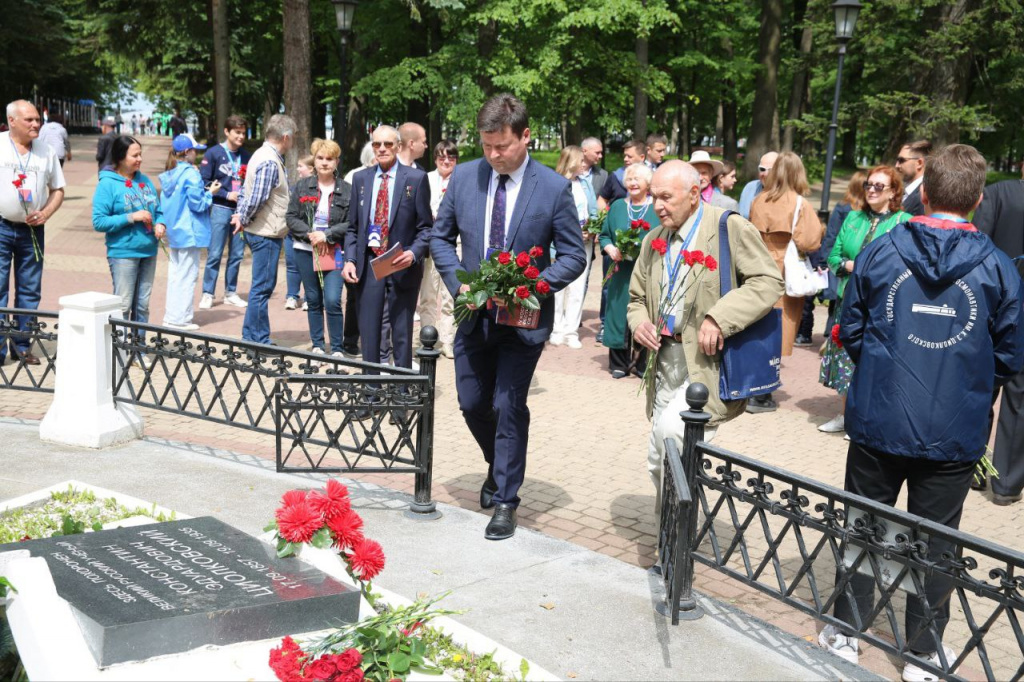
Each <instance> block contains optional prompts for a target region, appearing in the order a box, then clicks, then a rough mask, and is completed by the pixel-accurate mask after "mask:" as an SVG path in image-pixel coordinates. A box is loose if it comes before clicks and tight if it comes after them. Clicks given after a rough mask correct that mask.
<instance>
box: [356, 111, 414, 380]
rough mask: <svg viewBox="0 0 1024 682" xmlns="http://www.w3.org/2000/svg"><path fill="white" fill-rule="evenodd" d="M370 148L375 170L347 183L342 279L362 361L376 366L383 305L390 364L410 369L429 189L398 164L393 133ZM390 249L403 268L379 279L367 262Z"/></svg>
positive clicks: (376, 137) (380, 135)
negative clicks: (348, 286) (349, 287)
mask: <svg viewBox="0 0 1024 682" xmlns="http://www.w3.org/2000/svg"><path fill="white" fill-rule="evenodd" d="M370 144H371V145H372V146H373V153H374V155H375V157H376V159H377V165H375V166H372V167H370V168H365V169H363V170H361V171H359V172H358V173H356V174H355V176H354V177H353V178H352V202H351V204H350V205H349V223H350V224H351V225H352V226H353V227H352V228H351V229H350V230H349V231H348V232H347V233H346V234H345V267H344V269H343V270H342V276H343V277H344V279H345V281H346V282H350V283H352V284H355V285H356V301H357V304H358V305H357V306H356V307H357V309H358V310H359V331H360V332H362V346H363V360H364V361H365V362H373V363H379V362H380V336H381V320H382V318H383V316H384V306H385V305H387V307H388V317H389V319H390V320H391V345H392V348H393V349H394V350H393V353H394V358H395V365H397V366H398V367H410V368H411V367H412V322H413V319H412V318H413V313H415V312H416V301H417V300H418V298H419V292H420V281H421V280H422V279H423V259H424V258H426V257H427V255H428V250H429V248H430V244H429V242H430V227H431V223H432V221H433V219H432V217H431V213H430V185H429V183H428V182H427V174H426V173H424V172H423V171H421V170H417V169H415V168H411V167H409V166H404V165H402V164H400V163H398V152H399V151H401V148H402V141H401V138H400V137H399V135H398V131H397V130H395V129H394V128H392V127H391V126H380V127H379V128H377V129H376V130H374V131H373V136H372V137H371V142H370ZM395 244H401V245H402V255H401V256H399V257H398V258H396V259H395V262H394V263H395V265H396V266H399V267H403V268H404V269H403V270H399V271H398V272H395V273H392V274H390V275H388V276H386V277H384V279H383V280H378V279H377V278H376V277H375V276H374V274H373V269H372V268H371V267H370V261H371V260H372V259H373V258H376V257H377V256H379V255H381V254H383V253H384V252H386V251H387V250H388V249H390V248H391V247H393V246H394V245H395Z"/></svg>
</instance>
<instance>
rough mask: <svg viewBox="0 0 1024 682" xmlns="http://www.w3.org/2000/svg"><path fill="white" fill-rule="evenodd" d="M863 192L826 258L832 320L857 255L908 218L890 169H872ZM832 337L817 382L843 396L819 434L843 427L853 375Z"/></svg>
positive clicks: (839, 310)
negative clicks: (832, 284) (832, 280)
mask: <svg viewBox="0 0 1024 682" xmlns="http://www.w3.org/2000/svg"><path fill="white" fill-rule="evenodd" d="M864 193H865V206H864V208H863V209H861V210H859V211H851V212H850V214H849V215H848V216H846V220H844V221H843V226H842V227H841V228H840V229H839V235H838V236H837V237H836V243H835V244H834V245H833V246H832V252H831V253H830V254H829V257H828V267H829V269H830V270H831V271H832V272H834V273H835V275H836V280H837V282H838V284H837V287H836V314H835V319H836V320H839V319H840V318H841V317H842V310H843V292H844V291H846V283H847V281H848V280H849V279H850V273H852V272H853V267H854V261H855V260H856V259H857V256H858V255H859V254H860V252H861V251H863V250H864V247H865V246H867V245H868V244H870V243H871V242H872V241H874V240H875V239H878V238H879V237H881V236H882V235H883V234H885V233H886V232H888V231H889V230H891V229H892V228H894V227H896V226H897V225H899V224H900V223H905V222H907V221H908V220H910V218H911V215H910V214H909V213H904V212H903V211H902V210H901V202H902V200H903V181H902V180H901V179H900V174H899V173H897V172H896V170H895V169H894V168H892V167H890V166H876V167H875V168H872V169H871V172H870V173H868V179H867V182H865V183H864ZM829 331H831V330H829ZM833 338H835V335H832V337H831V338H829V339H828V340H827V341H826V342H825V348H824V353H823V354H822V359H821V372H820V373H819V375H818V381H820V382H821V384H822V385H823V386H826V387H827V388H834V389H835V390H836V392H838V393H839V395H841V396H842V397H843V409H842V411H841V412H840V413H839V414H838V415H836V416H835V417H834V418H833V419H831V420H829V421H827V422H825V423H824V424H822V425H821V426H819V427H818V430H819V431H824V432H825V433H839V432H840V431H843V430H845V428H846V418H845V412H846V392H847V391H848V390H849V388H850V378H851V377H852V376H853V361H852V360H850V356H849V355H848V354H847V352H846V350H845V349H844V348H842V346H840V345H839V344H837V343H836V342H835V341H834V340H833Z"/></svg>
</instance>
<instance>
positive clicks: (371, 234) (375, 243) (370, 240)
mask: <svg viewBox="0 0 1024 682" xmlns="http://www.w3.org/2000/svg"><path fill="white" fill-rule="evenodd" d="M380 234H381V232H380V225H370V227H369V228H368V229H367V230H366V245H367V246H369V247H370V248H371V249H379V248H380Z"/></svg>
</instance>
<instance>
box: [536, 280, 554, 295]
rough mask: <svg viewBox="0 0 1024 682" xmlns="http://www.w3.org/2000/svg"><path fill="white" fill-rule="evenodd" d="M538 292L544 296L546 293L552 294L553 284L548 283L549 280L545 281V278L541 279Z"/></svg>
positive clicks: (538, 283)
mask: <svg viewBox="0 0 1024 682" xmlns="http://www.w3.org/2000/svg"><path fill="white" fill-rule="evenodd" d="M537 293H538V294H540V295H542V296H543V295H545V294H550V293H551V285H550V284H548V283H547V282H545V281H544V280H541V281H539V282H537Z"/></svg>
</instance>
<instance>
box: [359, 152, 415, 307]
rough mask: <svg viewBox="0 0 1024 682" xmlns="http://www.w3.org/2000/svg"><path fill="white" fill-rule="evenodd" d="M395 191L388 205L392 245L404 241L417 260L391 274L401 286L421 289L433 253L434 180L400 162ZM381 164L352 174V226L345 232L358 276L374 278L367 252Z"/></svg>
mask: <svg viewBox="0 0 1024 682" xmlns="http://www.w3.org/2000/svg"><path fill="white" fill-rule="evenodd" d="M395 166H396V168H397V170H396V172H395V180H394V183H395V191H394V196H393V197H392V199H391V205H390V206H389V207H388V215H389V219H388V226H389V227H388V244H389V246H391V245H394V244H395V243H396V242H398V243H401V244H402V250H404V251H412V253H413V255H414V256H416V262H415V263H414V264H413V265H412V266H410V267H408V268H406V269H405V270H401V271H399V272H396V273H394V274H393V275H391V281H392V282H394V284H395V286H397V287H399V288H400V289H412V288H416V289H419V286H420V281H421V280H422V279H423V259H424V258H426V257H427V256H428V255H429V252H430V228H431V225H432V224H433V218H432V217H431V213H430V183H428V182H427V174H426V173H424V172H423V171H421V170H417V169H415V168H410V167H409V166H403V165H402V164H400V163H398V162H396V163H395ZM376 173H377V166H371V167H370V168H364V169H363V170H361V171H359V172H358V173H356V174H355V175H354V176H353V177H352V200H351V202H350V203H349V216H348V221H349V224H350V225H351V226H352V227H351V228H350V229H349V231H348V232H346V233H345V260H350V261H354V262H355V264H356V275H357V276H358V277H359V279H360V280H362V278H363V277H373V273H372V272H370V271H369V267H368V265H367V264H368V262H369V258H368V257H367V256H368V255H371V256H372V253H371V254H368V253H367V251H368V250H367V247H366V242H367V230H368V229H369V226H370V224H371V223H372V222H373V211H374V208H375V206H376V203H377V197H375V196H373V176H374V175H375V174H376Z"/></svg>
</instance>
